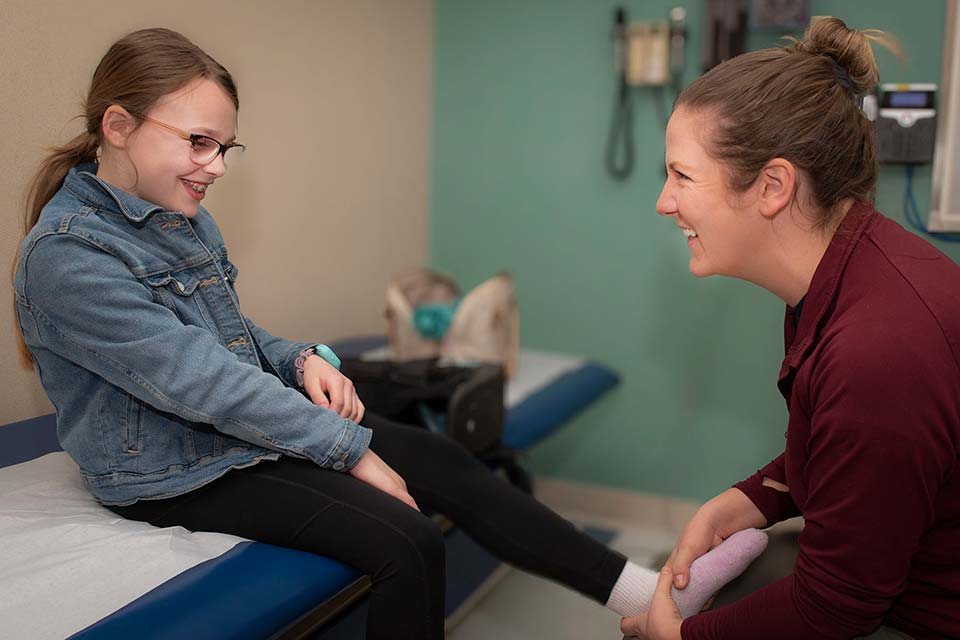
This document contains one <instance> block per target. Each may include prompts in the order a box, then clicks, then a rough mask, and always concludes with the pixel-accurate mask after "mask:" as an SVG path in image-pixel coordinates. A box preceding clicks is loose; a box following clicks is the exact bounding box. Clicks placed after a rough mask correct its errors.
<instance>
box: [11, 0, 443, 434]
mask: <svg viewBox="0 0 960 640" xmlns="http://www.w3.org/2000/svg"><path fill="white" fill-rule="evenodd" d="M432 11H433V8H432V2H431V0H337V1H334V0H312V1H310V0H300V1H296V0H275V1H274V2H258V1H253V0H250V1H246V2H233V1H230V2H228V1H226V0H207V1H205V2H184V1H181V0H167V1H166V2H163V3H154V2H130V1H129V0H126V1H106V0H100V1H97V2H90V1H84V2H74V1H68V0H55V1H54V0H44V1H43V2H36V1H35V0H30V1H25V0H3V3H2V6H0V95H2V96H3V109H0V133H2V136H3V137H2V140H3V142H2V149H3V153H2V154H0V258H2V264H3V265H4V271H3V273H4V278H6V273H7V269H6V265H8V264H10V262H11V261H12V260H13V255H14V252H15V250H16V246H17V244H18V242H19V239H20V237H21V224H22V223H21V219H22V215H21V211H22V207H21V203H22V195H23V192H24V190H25V186H26V183H27V181H28V179H29V177H30V175H31V173H32V171H33V169H34V168H35V167H36V165H37V163H38V162H39V160H40V158H41V153H42V147H43V145H47V144H52V143H55V142H62V141H65V140H67V139H68V138H69V137H71V136H72V135H74V134H75V133H76V132H78V131H79V129H80V124H79V121H71V118H72V117H73V116H75V115H76V114H78V113H80V111H81V107H80V101H81V100H82V97H83V95H84V92H85V90H86V88H87V85H88V83H89V80H90V77H91V75H92V73H93V69H94V68H95V66H96V64H97V61H98V60H99V59H100V57H101V56H102V55H103V53H104V52H105V51H106V49H107V48H108V47H109V45H110V44H111V43H112V42H113V41H114V40H116V39H117V38H118V37H120V36H122V35H124V34H125V33H127V32H129V31H132V30H134V29H137V28H142V27H147V26H166V27H170V28H172V29H176V30H178V31H181V32H182V33H184V34H185V35H187V36H188V37H190V38H191V39H193V40H194V41H195V42H196V43H197V44H199V45H200V46H201V47H203V48H204V49H205V50H206V51H207V52H208V53H210V54H211V55H213V57H215V58H217V59H218V60H219V61H220V62H221V63H223V64H224V66H226V67H227V68H228V69H230V71H231V73H232V74H233V75H234V77H235V79H236V80H237V83H238V85H239V88H240V103H241V107H240V128H239V135H238V139H239V140H240V141H242V142H244V143H245V144H246V145H247V152H246V153H245V154H244V157H243V159H242V161H241V162H240V163H239V164H234V165H233V166H231V170H230V171H229V172H228V173H227V175H226V176H225V178H224V179H222V180H221V181H218V183H217V185H216V187H215V191H214V190H211V192H210V194H209V195H208V198H207V200H205V202H204V204H205V206H206V207H207V208H208V209H209V210H210V211H211V212H212V213H213V214H214V216H215V217H216V219H217V221H218V222H219V224H220V227H221V229H222V231H223V234H224V237H225V238H226V240H227V246H228V247H229V248H230V251H231V258H232V260H233V261H234V262H235V263H236V264H237V265H238V267H239V269H240V281H239V285H238V286H239V290H240V295H241V300H242V302H243V306H244V311H245V312H246V313H247V314H248V315H250V316H251V317H253V318H254V319H255V320H256V321H257V323H258V324H260V325H262V326H263V327H265V328H266V329H268V330H270V331H272V332H273V333H275V334H278V335H282V336H284V337H289V338H295V339H305V340H306V339H316V340H321V341H324V340H332V339H335V338H337V337H339V336H344V335H351V334H357V333H364V332H376V331H381V330H382V328H383V327H382V306H383V305H382V298H383V289H384V286H385V284H386V282H387V280H388V279H389V277H390V276H391V275H393V274H394V273H396V272H397V271H399V270H401V269H404V268H407V267H410V266H415V265H420V264H425V263H426V260H427V199H428V181H429V157H428V151H429V146H430V136H429V122H430V104H431V51H432ZM3 282H5V283H8V282H9V280H6V279H5V280H4V281H3ZM11 305H12V292H11V288H10V286H9V284H3V285H2V286H0V349H2V353H3V354H4V355H5V358H4V363H3V366H0V389H2V394H3V396H2V397H3V401H2V405H0V424H4V423H7V422H11V421H15V420H21V419H25V418H29V417H33V416H36V415H40V414H43V413H46V412H48V411H51V410H52V409H51V407H50V405H49V403H48V401H47V400H46V396H45V395H44V394H43V391H42V389H41V388H40V385H39V383H38V381H37V377H36V375H35V374H34V373H33V372H30V371H21V370H19V369H18V368H17V367H16V366H15V358H14V354H15V346H14V344H15V343H14V338H13V331H14V325H13V316H12V312H11V311H10V308H11Z"/></svg>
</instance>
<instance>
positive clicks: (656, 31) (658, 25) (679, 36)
mask: <svg viewBox="0 0 960 640" xmlns="http://www.w3.org/2000/svg"><path fill="white" fill-rule="evenodd" d="M686 14H687V12H686V10H685V9H684V8H683V7H674V8H673V9H671V11H670V14H669V19H668V20H665V21H657V22H651V21H643V22H629V21H628V20H627V12H626V9H624V8H623V7H618V8H617V9H616V11H615V12H614V18H613V44H614V70H615V73H616V83H617V86H616V93H615V98H614V110H613V121H612V123H611V125H610V134H609V137H608V138H607V150H606V165H607V171H608V172H609V173H610V175H611V176H612V177H613V178H615V179H617V180H624V179H626V178H627V177H628V176H629V175H630V174H631V173H632V172H633V162H634V142H633V95H632V91H631V89H633V88H635V87H641V88H643V87H652V88H653V89H654V92H653V94H652V98H653V99H654V102H655V107H656V108H657V112H658V114H660V119H661V120H662V121H663V123H662V124H663V126H664V127H666V115H665V111H664V109H663V106H662V105H661V104H660V101H661V100H662V90H663V87H667V86H672V87H673V90H674V92H675V93H677V94H678V93H679V91H680V87H681V82H682V79H683V71H684V63H685V56H684V48H685V47H686V37H687V32H686V25H685V23H686Z"/></svg>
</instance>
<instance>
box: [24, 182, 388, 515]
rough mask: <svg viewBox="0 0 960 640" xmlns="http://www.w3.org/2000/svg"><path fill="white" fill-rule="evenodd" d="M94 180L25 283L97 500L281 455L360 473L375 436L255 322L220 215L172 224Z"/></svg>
mask: <svg viewBox="0 0 960 640" xmlns="http://www.w3.org/2000/svg"><path fill="white" fill-rule="evenodd" d="M96 169H97V167H96V165H94V164H90V165H80V166H77V167H75V168H74V169H72V170H71V171H70V173H69V174H68V175H67V177H66V179H65V181H64V184H63V187H62V188H61V189H60V190H59V191H58V192H57V194H56V195H55V196H54V198H53V199H52V200H51V201H50V202H49V203H48V204H47V205H46V207H44V209H43V213H42V214H41V216H40V220H39V221H38V222H37V224H36V226H35V227H34V228H33V229H32V230H31V231H30V233H29V234H28V235H27V237H26V239H25V240H24V242H23V245H22V248H21V253H20V259H19V262H18V264H17V272H16V276H15V279H14V286H15V294H16V304H17V315H18V318H19V322H20V328H21V330H22V331H23V335H24V338H25V340H26V343H27V346H28V347H29V349H30V351H31V353H33V356H34V358H35V359H36V365H37V369H38V371H39V374H40V379H41V382H42V383H43V387H44V389H45V390H46V392H47V395H48V396H49V397H50V400H51V401H52V402H53V404H54V406H55V407H56V410H57V431H58V435H59V438H60V443H61V445H62V446H63V448H64V450H65V451H66V452H67V453H69V454H70V456H71V457H72V458H73V459H74V460H75V461H76V462H77V464H78V465H79V466H80V471H81V473H82V474H83V478H84V482H85V483H86V485H87V487H88V488H89V489H90V491H91V493H93V495H94V496H95V497H96V498H97V499H98V500H99V501H100V502H102V503H104V504H119V505H123V504H131V503H133V502H135V501H136V500H138V499H143V498H166V497H170V496H174V495H178V494H181V493H184V492H187V491H190V490H191V489H195V488H197V487H199V486H201V485H203V484H206V483H207V482H210V481H212V480H214V479H215V478H217V477H219V476H221V475H223V474H224V473H226V472H227V471H228V470H230V469H231V468H239V467H244V466H249V465H252V464H256V463H257V462H259V461H260V460H263V459H277V458H278V457H279V454H281V453H282V454H286V455H290V456H295V457H299V458H305V459H308V460H312V461H313V462H315V463H316V464H318V465H319V466H321V467H325V468H330V469H334V470H337V471H346V470H349V469H351V468H352V467H353V466H354V465H355V464H356V463H357V461H358V460H359V458H360V456H362V455H363V453H364V452H365V451H366V449H367V446H368V445H369V443H370V439H371V432H370V431H369V430H368V429H365V428H363V427H360V426H359V425H357V424H355V423H353V422H351V421H350V420H346V419H343V418H341V417H339V416H338V415H337V414H336V413H335V412H333V411H331V410H329V409H325V408H322V407H319V406H317V405H315V404H313V403H312V402H311V401H310V400H309V399H308V398H307V397H305V396H304V395H303V394H302V393H301V392H300V391H298V390H296V389H295V388H294V387H295V380H294V375H295V372H294V367H293V362H294V359H295V358H296V355H297V354H298V353H299V352H300V351H301V350H302V349H304V348H306V347H307V346H309V343H300V342H291V341H288V340H283V339H280V338H276V337H274V336H272V335H270V334H269V333H267V332H266V331H264V330H263V329H261V328H259V327H257V326H256V325H254V324H253V322H251V321H250V320H249V319H248V318H246V317H244V316H243V314H242V313H241V311H240V304H239V300H238V298H237V294H236V291H235V290H234V282H235V281H236V278H237V269H236V267H234V266H233V264H231V263H230V261H229V260H228V259H227V251H226V247H225V246H224V243H223V238H222V237H221V235H220V231H219V230H218V229H217V226H216V223H214V221H213V218H211V217H210V214H209V213H207V212H206V210H204V209H203V208H201V209H200V210H199V212H198V213H197V215H196V216H194V217H193V218H192V219H191V218H187V217H186V216H184V215H183V214H182V213H179V212H172V211H165V210H164V209H163V208H162V207H159V206H156V205H153V204H150V203H149V202H145V201H143V200H141V199H139V198H136V197H134V196H132V195H130V194H128V193H126V192H124V191H121V190H120V189H117V188H115V187H112V186H110V185H108V184H107V183H105V182H103V181H102V180H100V179H99V178H98V177H97V176H96Z"/></svg>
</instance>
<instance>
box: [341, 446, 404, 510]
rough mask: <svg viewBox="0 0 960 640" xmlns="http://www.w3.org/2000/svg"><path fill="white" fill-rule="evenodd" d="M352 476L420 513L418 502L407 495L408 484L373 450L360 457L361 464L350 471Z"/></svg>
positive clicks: (368, 450)
mask: <svg viewBox="0 0 960 640" xmlns="http://www.w3.org/2000/svg"><path fill="white" fill-rule="evenodd" d="M350 475H352V476H353V477H354V478H356V479H357V480H361V481H363V482H366V483H367V484H369V485H370V486H372V487H376V488H377V489H380V491H383V492H384V493H388V494H390V495H391V496H393V497H394V498H396V499H397V500H399V501H401V502H405V503H406V504H407V505H408V506H409V507H411V508H413V509H416V510H417V511H420V507H418V506H417V502H416V500H414V499H413V496H411V495H410V494H409V493H407V483H406V482H404V481H403V478H401V477H400V474H398V473H397V472H396V471H394V470H393V469H391V468H390V466H389V465H387V463H386V462H384V461H383V460H382V459H381V458H380V456H378V455H377V454H375V453H374V452H373V451H372V450H371V449H367V451H366V453H364V454H363V456H361V457H360V462H358V463H357V464H356V466H354V467H353V469H351V470H350Z"/></svg>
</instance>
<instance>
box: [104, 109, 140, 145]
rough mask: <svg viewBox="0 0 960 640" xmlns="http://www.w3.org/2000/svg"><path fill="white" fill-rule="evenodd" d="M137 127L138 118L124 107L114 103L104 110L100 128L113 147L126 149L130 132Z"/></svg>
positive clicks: (105, 139)
mask: <svg viewBox="0 0 960 640" xmlns="http://www.w3.org/2000/svg"><path fill="white" fill-rule="evenodd" d="M136 128H137V122H136V119H135V118H134V117H133V116H132V115H130V112H129V111H127V110H126V109H124V108H123V107H121V106H119V105H116V104H112V105H110V106H109V107H107V110H106V111H104V112H103V119H102V120H101V121H100V130H101V133H102V135H103V140H104V141H105V142H107V143H109V144H110V145H111V146H113V147H117V148H118V149H124V148H126V146H127V142H128V141H129V139H130V134H131V133H133V132H134V130H135V129H136Z"/></svg>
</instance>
